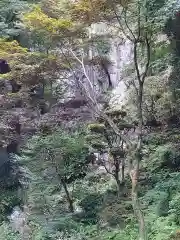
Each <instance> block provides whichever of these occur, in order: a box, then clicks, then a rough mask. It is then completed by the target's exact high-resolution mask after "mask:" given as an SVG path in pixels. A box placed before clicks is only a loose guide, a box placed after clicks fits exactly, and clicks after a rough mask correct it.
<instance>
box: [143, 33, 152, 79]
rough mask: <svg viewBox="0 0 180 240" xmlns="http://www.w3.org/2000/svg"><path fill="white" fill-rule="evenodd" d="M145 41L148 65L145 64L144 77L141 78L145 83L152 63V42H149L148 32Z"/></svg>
mask: <svg viewBox="0 0 180 240" xmlns="http://www.w3.org/2000/svg"><path fill="white" fill-rule="evenodd" d="M145 42H146V49H147V62H146V66H145V71H144V73H143V76H142V79H141V81H142V82H143V83H144V80H145V78H146V76H147V72H148V69H149V64H150V58H151V47H150V43H149V39H148V36H147V33H146V37H145Z"/></svg>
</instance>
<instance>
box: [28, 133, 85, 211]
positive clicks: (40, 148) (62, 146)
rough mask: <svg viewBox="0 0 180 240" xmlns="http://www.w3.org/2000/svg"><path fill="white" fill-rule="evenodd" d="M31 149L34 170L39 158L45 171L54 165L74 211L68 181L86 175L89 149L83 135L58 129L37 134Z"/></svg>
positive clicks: (31, 162)
mask: <svg viewBox="0 0 180 240" xmlns="http://www.w3.org/2000/svg"><path fill="white" fill-rule="evenodd" d="M29 149H30V152H31V155H32V156H33V161H32V159H31V160H30V162H29V166H30V168H32V169H33V171H34V168H33V167H34V164H35V165H36V164H37V161H38V160H39V161H40V163H39V165H40V169H38V168H36V171H38V172H39V171H40V172H43V171H44V170H47V169H48V168H49V167H53V168H54V170H55V173H56V176H57V178H58V179H59V182H60V184H62V186H63V188H64V191H65V194H66V197H67V201H68V204H69V210H70V211H71V212H73V211H74V207H73V199H72V198H71V195H70V193H69V190H68V185H67V184H68V183H71V182H73V181H75V180H76V179H77V178H81V177H83V176H85V172H86V169H87V162H86V160H85V158H86V156H87V153H88V149H87V147H86V146H85V142H84V139H83V136H82V135H80V134H78V133H74V134H69V133H66V132H64V131H62V130H58V131H57V132H54V133H52V134H50V135H47V136H44V137H43V136H42V135H39V136H38V135H37V136H35V137H34V138H33V139H32V140H30V142H29Z"/></svg>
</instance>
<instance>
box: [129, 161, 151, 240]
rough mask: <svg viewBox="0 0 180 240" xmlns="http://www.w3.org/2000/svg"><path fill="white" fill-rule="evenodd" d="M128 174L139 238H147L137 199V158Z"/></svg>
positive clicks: (144, 239)
mask: <svg viewBox="0 0 180 240" xmlns="http://www.w3.org/2000/svg"><path fill="white" fill-rule="evenodd" d="M130 176H131V182H132V190H131V196H132V205H133V210H134V213H135V215H136V218H137V220H138V223H139V240H147V235H146V226H145V220H144V215H143V212H142V210H141V205H140V202H139V199H138V178H139V160H138V159H137V160H136V167H135V169H134V170H131V172H130Z"/></svg>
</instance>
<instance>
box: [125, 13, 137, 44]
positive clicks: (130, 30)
mask: <svg viewBox="0 0 180 240" xmlns="http://www.w3.org/2000/svg"><path fill="white" fill-rule="evenodd" d="M126 12H127V11H126V10H125V11H124V21H125V24H126V27H127V29H128V30H129V32H130V33H131V34H132V36H133V38H134V41H136V40H137V39H136V36H135V35H134V33H133V31H132V29H131V28H130V27H129V24H128V22H127V16H126Z"/></svg>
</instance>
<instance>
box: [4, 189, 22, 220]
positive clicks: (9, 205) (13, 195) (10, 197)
mask: <svg viewBox="0 0 180 240" xmlns="http://www.w3.org/2000/svg"><path fill="white" fill-rule="evenodd" d="M20 204H21V199H20V197H19V196H17V191H12V190H1V196H0V221H3V220H7V215H8V214H9V213H10V212H11V211H12V209H13V207H14V206H17V205H20Z"/></svg>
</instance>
